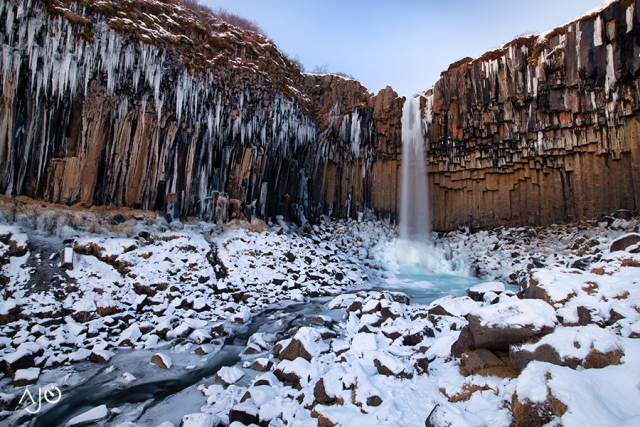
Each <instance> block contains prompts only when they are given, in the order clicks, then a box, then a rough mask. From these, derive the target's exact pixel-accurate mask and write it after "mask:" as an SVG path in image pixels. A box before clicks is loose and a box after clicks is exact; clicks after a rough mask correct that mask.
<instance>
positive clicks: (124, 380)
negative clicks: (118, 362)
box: [116, 372, 136, 388]
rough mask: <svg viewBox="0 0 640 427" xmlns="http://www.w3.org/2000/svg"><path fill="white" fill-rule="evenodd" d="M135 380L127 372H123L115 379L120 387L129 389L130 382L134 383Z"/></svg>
mask: <svg viewBox="0 0 640 427" xmlns="http://www.w3.org/2000/svg"><path fill="white" fill-rule="evenodd" d="M135 380H136V377H135V376H134V375H133V374H130V373H129V372H125V373H123V374H122V375H120V376H119V377H118V378H116V384H117V385H118V386H120V387H123V388H125V387H129V386H130V385H131V383H132V382H134V381H135Z"/></svg>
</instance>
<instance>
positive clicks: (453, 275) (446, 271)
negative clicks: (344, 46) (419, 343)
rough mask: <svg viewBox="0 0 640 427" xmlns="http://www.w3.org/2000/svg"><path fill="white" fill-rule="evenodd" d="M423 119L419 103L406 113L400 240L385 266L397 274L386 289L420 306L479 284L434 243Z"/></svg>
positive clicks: (389, 250)
mask: <svg viewBox="0 0 640 427" xmlns="http://www.w3.org/2000/svg"><path fill="white" fill-rule="evenodd" d="M424 141H425V139H424V134H423V123H422V114H421V110H420V104H419V102H418V99H417V98H408V99H407V100H406V101H405V104H404V107H403V110H402V180H401V193H400V224H399V237H398V239H396V240H395V241H394V242H392V243H391V244H390V245H389V247H388V248H386V250H385V252H384V254H383V262H384V263H385V265H386V266H387V268H388V269H389V271H391V272H393V274H392V275H391V276H390V277H386V278H385V279H384V280H383V282H382V284H381V287H383V288H385V289H389V290H396V291H400V292H404V293H406V294H407V295H408V296H409V297H410V298H411V300H412V301H413V302H414V303H422V304H428V303H430V302H431V301H433V300H435V299H437V298H440V297H443V296H447V295H452V296H460V295H464V293H465V291H466V289H467V288H468V287H470V286H472V285H474V284H475V283H477V282H478V280H477V279H475V278H473V277H470V275H469V271H470V270H469V267H468V266H466V265H464V264H462V263H460V262H455V261H454V260H452V259H451V253H450V251H447V248H446V247H445V246H443V245H440V246H436V245H434V243H433V239H432V236H431V227H430V216H429V181H428V179H429V178H428V174H427V167H426V158H425V151H424Z"/></svg>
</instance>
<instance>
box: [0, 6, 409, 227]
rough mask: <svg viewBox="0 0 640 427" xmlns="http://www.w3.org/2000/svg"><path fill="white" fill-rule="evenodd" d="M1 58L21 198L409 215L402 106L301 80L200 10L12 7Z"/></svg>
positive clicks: (1, 172)
mask: <svg viewBox="0 0 640 427" xmlns="http://www.w3.org/2000/svg"><path fill="white" fill-rule="evenodd" d="M0 45H2V47H3V58H2V63H1V64H0V68H1V71H2V78H3V80H2V103H1V104H0V191H2V192H4V193H6V194H8V195H28V196H31V197H34V198H39V199H45V200H48V201H52V202H58V203H66V204H75V203H81V204H83V205H85V206H90V205H104V204H106V205H115V206H130V207H137V208H145V209H164V208H165V206H166V205H167V203H168V201H169V202H170V203H171V204H173V203H177V204H178V206H179V214H180V215H181V216H197V217H199V218H201V219H205V220H217V221H226V220H228V219H231V218H233V217H243V216H244V217H246V218H248V219H250V218H251V217H252V216H254V215H256V216H260V217H266V216H271V215H276V214H283V215H285V216H287V217H290V218H292V219H296V220H298V221H300V222H302V223H305V222H306V218H308V217H310V216H311V217H314V216H317V215H320V214H332V215H334V216H339V217H345V216H351V217H356V216H357V215H358V213H359V212H360V213H361V212H366V211H369V210H370V211H371V212H375V213H384V214H386V215H390V214H393V213H395V211H396V200H395V191H394V190H393V189H394V188H395V181H396V175H397V173H396V169H397V167H396V164H397V153H398V150H397V147H399V130H398V129H399V122H400V113H399V111H400V110H399V106H401V103H402V101H401V100H398V99H397V95H396V94H395V93H394V92H393V91H391V90H386V91H383V92H381V93H380V94H379V95H378V96H372V95H370V94H368V93H367V91H366V90H365V89H364V88H363V87H362V86H361V85H360V84H359V83H358V82H356V81H354V80H350V79H345V78H342V77H339V76H330V75H325V76H314V75H304V74H301V73H300V70H299V69H298V68H297V67H296V66H295V65H294V64H293V63H292V62H291V61H290V60H289V59H287V58H286V57H285V56H284V55H282V54H281V53H280V52H279V51H278V50H277V48H276V47H275V45H274V44H273V43H272V42H271V41H269V40H268V39H266V38H265V37H263V36H261V35H259V34H256V33H254V32H251V31H246V30H242V29H240V28H237V27H234V26H231V25H228V24H227V23H225V22H221V21H220V20H218V19H216V18H215V17H214V16H211V15H209V14H207V13H206V12H204V11H203V10H202V9H201V8H200V9H198V8H197V7H196V8H195V9H194V8H193V7H188V5H185V4H181V3H178V2H177V1H176V0H165V1H153V2H151V1H146V0H132V1H125V2H115V1H114V2H98V3H93V2H82V1H81V2H76V1H72V0H69V1H58V0H46V1H38V0H29V1H26V2H25V1H13V0H9V1H2V3H1V4H0ZM378 145H380V146H381V150H379V149H378ZM387 163H389V164H388V165H387ZM369 168H373V169H372V170H373V171H374V173H370V172H369ZM387 170H388V171H390V172H387ZM387 175H388V176H387ZM383 181H384V182H385V184H388V185H389V187H388V188H390V190H384V188H387V187H383V186H382V185H381V184H380V182H383ZM310 189H312V191H310ZM377 190H380V191H377Z"/></svg>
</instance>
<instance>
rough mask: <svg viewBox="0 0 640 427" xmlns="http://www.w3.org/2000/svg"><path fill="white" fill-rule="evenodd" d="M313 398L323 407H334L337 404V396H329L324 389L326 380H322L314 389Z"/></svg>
mask: <svg viewBox="0 0 640 427" xmlns="http://www.w3.org/2000/svg"><path fill="white" fill-rule="evenodd" d="M313 397H315V399H316V400H317V401H318V403H320V404H322V405H333V404H334V403H335V402H336V396H329V395H328V394H327V391H326V390H325V387H324V378H320V380H318V382H316V385H315V386H314V387H313Z"/></svg>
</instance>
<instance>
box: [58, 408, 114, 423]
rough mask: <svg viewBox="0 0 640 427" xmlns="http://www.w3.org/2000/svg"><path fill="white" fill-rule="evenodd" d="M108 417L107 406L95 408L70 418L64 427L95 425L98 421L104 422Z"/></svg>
mask: <svg viewBox="0 0 640 427" xmlns="http://www.w3.org/2000/svg"><path fill="white" fill-rule="evenodd" d="M108 416H109V411H108V410H107V405H100V406H98V407H95V408H93V409H91V410H89V411H87V412H84V413H82V414H80V415H78V416H77V417H73V418H71V419H70V420H69V421H68V422H67V424H65V427H80V426H86V425H89V424H93V423H96V422H98V421H100V420H104V419H105V418H107V417H108Z"/></svg>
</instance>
